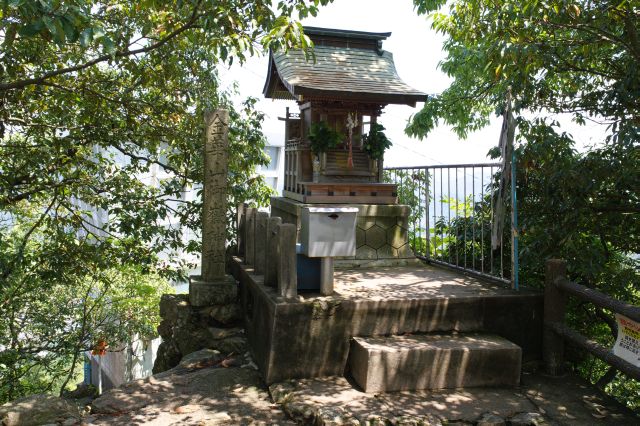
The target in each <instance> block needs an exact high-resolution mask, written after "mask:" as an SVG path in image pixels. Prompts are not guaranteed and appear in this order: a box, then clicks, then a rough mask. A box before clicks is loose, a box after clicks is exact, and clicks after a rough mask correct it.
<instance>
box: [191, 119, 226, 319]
mask: <svg viewBox="0 0 640 426" xmlns="http://www.w3.org/2000/svg"><path fill="white" fill-rule="evenodd" d="M228 128H229V112H228V111H227V110H224V109H219V110H216V111H215V112H209V113H207V114H205V131H206V137H205V143H204V181H203V185H204V188H203V189H204V190H203V207H202V258H201V265H202V276H200V277H190V280H189V301H190V303H191V305H192V306H209V305H217V304H224V303H229V302H233V301H235V300H236V298H237V295H238V287H237V285H236V281H235V279H234V278H233V277H232V276H230V275H227V274H226V273H225V264H226V241H227V215H226V213H227V163H228V151H227V149H228V145H229V139H228Z"/></svg>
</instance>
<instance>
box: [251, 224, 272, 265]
mask: <svg viewBox="0 0 640 426" xmlns="http://www.w3.org/2000/svg"><path fill="white" fill-rule="evenodd" d="M268 220H269V213H266V212H258V216H257V217H256V233H255V246H254V247H255V254H254V256H255V267H254V268H253V270H254V273H255V274H256V275H262V274H264V268H265V262H266V260H265V258H266V255H267V221H268Z"/></svg>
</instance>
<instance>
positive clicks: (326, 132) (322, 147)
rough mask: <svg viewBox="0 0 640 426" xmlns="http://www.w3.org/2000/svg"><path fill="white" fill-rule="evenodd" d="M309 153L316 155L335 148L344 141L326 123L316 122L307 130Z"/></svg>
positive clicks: (338, 133) (341, 136) (339, 134)
mask: <svg viewBox="0 0 640 426" xmlns="http://www.w3.org/2000/svg"><path fill="white" fill-rule="evenodd" d="M308 137H309V142H310V143H311V152H313V153H314V154H315V155H318V154H320V153H322V152H327V151H328V150H330V149H332V148H335V147H336V146H338V144H339V143H340V142H341V141H342V140H343V139H344V135H342V134H341V133H340V132H338V131H337V130H335V129H332V128H331V127H329V125H328V124H327V122H326V121H318V122H316V123H313V124H312V125H311V128H310V129H309V136H308Z"/></svg>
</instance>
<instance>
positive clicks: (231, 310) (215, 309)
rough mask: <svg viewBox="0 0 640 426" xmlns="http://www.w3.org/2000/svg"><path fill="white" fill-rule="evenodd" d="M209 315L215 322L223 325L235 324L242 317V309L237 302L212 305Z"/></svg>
mask: <svg viewBox="0 0 640 426" xmlns="http://www.w3.org/2000/svg"><path fill="white" fill-rule="evenodd" d="M208 309H209V316H210V317H211V318H213V319H214V320H216V321H217V322H219V323H221V324H225V325H231V324H236V323H238V322H239V321H240V320H241V319H242V309H240V306H239V305H237V304H235V303H234V304H229V305H220V306H212V307H210V308H208Z"/></svg>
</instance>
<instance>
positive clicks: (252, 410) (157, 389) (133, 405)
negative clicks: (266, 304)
mask: <svg viewBox="0 0 640 426" xmlns="http://www.w3.org/2000/svg"><path fill="white" fill-rule="evenodd" d="M168 373H169V374H167V373H164V374H162V375H161V377H160V378H157V377H154V376H152V377H149V378H147V379H143V380H138V381H135V382H131V383H128V384H125V385H124V386H123V387H121V388H119V389H114V390H112V391H109V392H106V393H105V394H103V395H102V396H101V398H100V401H98V403H97V404H95V405H94V407H95V408H96V411H98V413H95V414H93V415H92V417H91V418H89V419H88V421H87V423H88V424H96V425H107V424H129V425H143V424H159V425H160V424H161V425H178V424H180V425H184V424H199V423H201V422H227V424H238V425H242V424H250V423H252V422H256V421H257V422H260V421H263V422H268V423H271V422H273V421H276V422H278V424H288V423H287V420H286V416H285V415H284V413H283V412H282V411H281V410H280V409H279V408H278V407H277V406H274V405H273V404H272V403H271V400H270V398H269V394H268V392H267V390H266V385H265V384H264V382H262V380H261V379H260V377H259V373H258V372H257V371H255V370H253V369H250V368H237V367H230V368H223V367H207V368H202V369H199V370H195V371H193V370H192V371H185V370H180V369H176V370H172V371H170V372H168Z"/></svg>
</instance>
